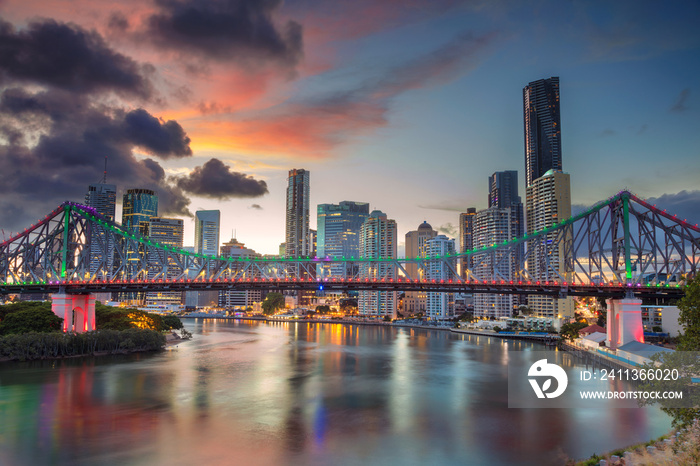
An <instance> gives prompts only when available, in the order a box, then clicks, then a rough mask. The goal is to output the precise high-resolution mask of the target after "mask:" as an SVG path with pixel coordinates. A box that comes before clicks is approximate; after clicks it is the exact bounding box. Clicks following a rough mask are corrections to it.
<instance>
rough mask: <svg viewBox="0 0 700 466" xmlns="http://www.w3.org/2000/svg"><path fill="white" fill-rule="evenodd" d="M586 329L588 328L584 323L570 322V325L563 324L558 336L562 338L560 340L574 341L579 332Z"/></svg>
mask: <svg viewBox="0 0 700 466" xmlns="http://www.w3.org/2000/svg"><path fill="white" fill-rule="evenodd" d="M586 327H588V324H587V323H585V322H572V323H570V324H564V325H562V326H561V331H560V332H559V334H560V335H561V336H562V338H565V339H567V340H575V339H576V338H578V332H579V330H581V329H583V328H586Z"/></svg>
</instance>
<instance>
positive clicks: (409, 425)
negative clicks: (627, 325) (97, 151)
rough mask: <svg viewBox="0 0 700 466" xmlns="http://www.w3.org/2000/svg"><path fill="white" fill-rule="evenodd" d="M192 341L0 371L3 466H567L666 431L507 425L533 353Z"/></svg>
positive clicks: (296, 330) (385, 333)
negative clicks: (516, 375) (514, 383)
mask: <svg viewBox="0 0 700 466" xmlns="http://www.w3.org/2000/svg"><path fill="white" fill-rule="evenodd" d="M187 327H188V330H190V331H192V332H194V333H195V335H196V337H195V339H194V340H193V341H191V342H187V343H182V344H180V345H178V346H176V347H171V348H169V349H168V350H167V351H165V352H162V353H157V354H150V355H133V356H124V357H115V358H100V359H94V360H65V361H55V362H39V363H31V364H29V363H27V364H17V363H13V364H9V363H5V364H0V464H3V465H4V464H9V465H24V464H66V465H67V464H86V465H87V464H96V463H104V464H107V463H108V464H129V465H140V464H144V465H145V464H149V465H150V464H165V463H167V464H172V465H179V464H182V465H185V464H187V465H190V464H192V463H202V462H203V463H205V464H280V463H301V464H367V463H370V464H384V463H387V464H390V463H391V464H397V463H400V464H527V463H532V464H561V462H562V458H563V457H564V456H566V455H568V456H572V457H584V456H588V455H590V454H592V453H593V452H601V451H605V450H609V449H613V448H617V447H622V446H624V445H627V444H630V443H633V442H637V441H645V440H648V439H649V438H651V437H655V436H658V435H661V434H662V433H665V431H666V430H667V429H668V428H669V421H668V419H667V418H666V416H665V415H664V414H662V413H660V412H659V411H658V410H656V409H621V410H617V411H612V410H610V411H608V410H599V409H595V410H564V409H551V410H543V409H530V410H527V409H508V407H507V396H508V390H507V362H508V361H509V359H512V358H514V357H516V358H517V357H519V356H518V353H513V351H530V350H532V349H533V348H534V349H541V347H535V346H533V345H532V344H529V343H525V342H507V341H504V340H497V339H490V338H485V337H481V336H469V335H459V336H458V335H452V334H450V333H449V332H438V331H426V330H416V329H390V328H384V327H359V326H343V325H330V324H326V325H316V324H309V323H305V322H297V323H286V322H278V323H273V324H265V323H260V322H227V321H216V320H198V321H196V322H195V321H189V322H188V323H187ZM521 354H522V353H521ZM565 360H567V361H568V362H567V364H576V362H575V361H573V360H570V359H566V358H565ZM557 455H559V456H557Z"/></svg>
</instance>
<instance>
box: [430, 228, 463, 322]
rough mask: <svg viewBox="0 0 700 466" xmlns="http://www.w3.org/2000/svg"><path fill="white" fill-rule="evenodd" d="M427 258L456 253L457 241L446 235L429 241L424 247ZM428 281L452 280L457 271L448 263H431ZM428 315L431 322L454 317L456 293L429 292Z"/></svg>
mask: <svg viewBox="0 0 700 466" xmlns="http://www.w3.org/2000/svg"><path fill="white" fill-rule="evenodd" d="M424 250H425V256H426V257H439V256H445V255H447V254H454V253H455V240H454V239H450V238H448V237H447V236H445V235H438V236H436V237H434V238H431V239H428V240H427V241H426V242H425V245H424ZM425 275H426V277H425V278H426V279H427V280H438V281H439V280H445V281H447V280H452V279H454V278H456V270H453V269H452V267H450V265H449V264H448V263H447V262H443V261H438V260H435V261H430V262H428V265H427V270H426V271H425ZM426 315H427V316H428V317H430V319H431V320H444V319H451V318H452V317H454V293H437V292H429V293H428V296H427V299H426Z"/></svg>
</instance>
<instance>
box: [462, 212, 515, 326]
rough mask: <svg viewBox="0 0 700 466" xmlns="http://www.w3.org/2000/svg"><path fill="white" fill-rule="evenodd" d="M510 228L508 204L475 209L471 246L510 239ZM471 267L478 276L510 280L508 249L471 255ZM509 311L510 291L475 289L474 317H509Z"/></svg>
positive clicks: (510, 303) (489, 244)
mask: <svg viewBox="0 0 700 466" xmlns="http://www.w3.org/2000/svg"><path fill="white" fill-rule="evenodd" d="M511 228H512V222H511V211H510V207H506V208H499V207H491V208H489V209H485V210H481V211H479V212H477V213H476V217H475V219H474V248H475V249H478V248H481V247H484V246H492V245H494V244H497V243H503V242H504V241H508V240H510V239H511V238H512V234H511ZM506 255H507V257H506ZM494 256H495V257H494ZM492 259H494V260H492ZM472 267H473V271H474V276H475V277H476V279H477V280H511V278H512V273H513V258H512V257H511V256H510V253H509V251H506V250H503V251H501V250H497V251H496V252H495V254H494V255H489V256H480V257H478V258H474V259H473V263H472ZM512 314H513V296H512V295H509V294H485V293H474V316H475V317H488V318H490V317H494V318H499V317H510V316H511V315H512Z"/></svg>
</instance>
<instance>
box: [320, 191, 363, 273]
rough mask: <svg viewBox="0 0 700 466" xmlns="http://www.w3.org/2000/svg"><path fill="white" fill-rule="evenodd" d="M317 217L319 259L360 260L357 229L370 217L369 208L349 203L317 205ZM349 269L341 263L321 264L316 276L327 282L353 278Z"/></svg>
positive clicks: (360, 203) (361, 203)
mask: <svg viewBox="0 0 700 466" xmlns="http://www.w3.org/2000/svg"><path fill="white" fill-rule="evenodd" d="M316 213H317V216H316V219H317V223H316V225H317V230H316V231H317V255H318V257H327V256H328V257H346V258H348V259H349V258H351V257H359V256H360V229H361V228H362V224H363V223H364V222H365V220H367V218H368V217H369V204H368V203H366V202H352V201H342V202H340V203H339V204H319V205H318V207H317V211H316ZM350 267H352V266H351V265H349V264H347V265H346V264H343V263H332V264H328V265H325V264H324V265H319V266H318V269H317V272H318V276H320V277H326V278H328V277H344V276H346V275H347V276H352V275H353V274H355V273H356V272H357V270H353V269H351V268H350ZM355 267H357V266H355Z"/></svg>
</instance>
